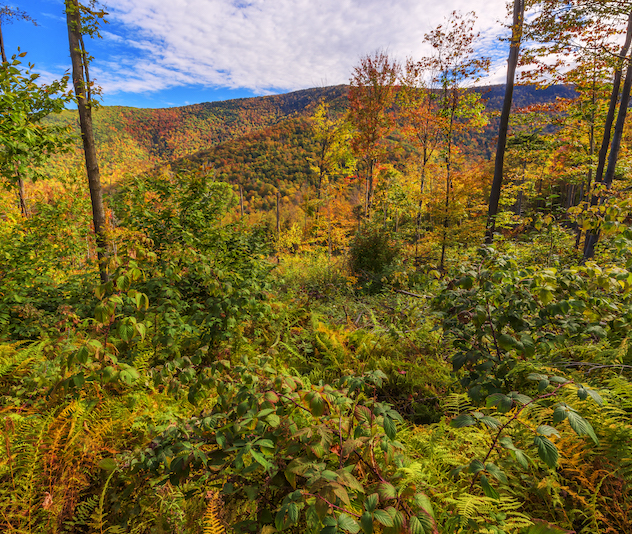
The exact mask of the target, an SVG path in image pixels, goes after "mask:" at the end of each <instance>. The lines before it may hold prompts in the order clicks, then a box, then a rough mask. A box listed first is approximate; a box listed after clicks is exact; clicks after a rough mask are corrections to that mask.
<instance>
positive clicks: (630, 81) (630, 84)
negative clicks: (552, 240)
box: [584, 61, 632, 261]
mask: <svg viewBox="0 0 632 534" xmlns="http://www.w3.org/2000/svg"><path fill="white" fill-rule="evenodd" d="M631 89H632V61H630V62H628V68H627V69H626V73H625V81H624V82H623V89H622V91H621V102H620V104H619V114H618V116H617V123H616V124H615V127H614V133H613V135H612V145H611V147H610V154H609V155H608V169H607V170H606V174H605V176H604V178H603V183H604V184H605V185H606V187H607V188H608V189H610V187H611V186H612V180H613V179H614V172H615V169H616V166H617V159H618V157H619V149H620V148H621V139H622V137H623V128H624V126H625V118H626V116H627V113H628V106H629V105H630V90H631ZM595 182H597V180H595ZM598 202H603V198H601V199H599V198H598V197H597V195H594V194H593V196H592V198H591V201H590V204H591V206H595V205H597V203H598ZM599 233H600V231H599V229H597V230H595V231H589V232H586V240H585V242H584V261H586V260H589V259H590V258H592V257H593V256H594V255H595V245H596V244H597V241H598V240H599Z"/></svg>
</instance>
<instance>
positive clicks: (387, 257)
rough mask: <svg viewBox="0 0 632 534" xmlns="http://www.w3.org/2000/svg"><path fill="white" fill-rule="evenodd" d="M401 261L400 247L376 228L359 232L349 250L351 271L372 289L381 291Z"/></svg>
mask: <svg viewBox="0 0 632 534" xmlns="http://www.w3.org/2000/svg"><path fill="white" fill-rule="evenodd" d="M400 260H401V246H400V244H399V243H398V242H397V241H396V240H395V239H393V238H392V236H390V235H389V234H388V233H387V232H385V231H384V230H382V229H378V228H370V227H369V228H364V229H362V230H360V231H359V232H358V233H357V234H356V236H355V238H354V239H353V241H352V242H351V247H350V248H349V263H350V267H351V271H352V272H353V273H354V274H355V275H356V276H357V277H358V278H359V279H360V280H362V281H363V282H364V283H365V284H366V285H367V286H368V287H370V288H372V289H377V290H379V289H381V288H382V285H383V280H384V278H388V277H389V276H390V275H392V274H393V272H394V270H395V268H396V266H397V265H398V264H399V263H400Z"/></svg>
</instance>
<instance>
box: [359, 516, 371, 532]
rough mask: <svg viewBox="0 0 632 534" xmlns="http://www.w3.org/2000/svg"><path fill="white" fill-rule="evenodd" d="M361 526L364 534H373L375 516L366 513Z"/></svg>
mask: <svg viewBox="0 0 632 534" xmlns="http://www.w3.org/2000/svg"><path fill="white" fill-rule="evenodd" d="M360 526H361V527H362V532H364V534H373V514H371V512H364V513H363V514H362V516H361V517H360Z"/></svg>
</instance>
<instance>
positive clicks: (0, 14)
mask: <svg viewBox="0 0 632 534" xmlns="http://www.w3.org/2000/svg"><path fill="white" fill-rule="evenodd" d="M14 19H17V20H28V21H30V22H32V23H33V24H35V25H36V26H37V22H35V20H33V19H32V18H31V17H30V16H29V15H28V14H27V13H26V12H24V11H22V10H21V9H13V8H11V7H9V6H7V5H6V4H0V55H1V57H2V63H3V67H2V68H3V69H9V68H10V66H9V64H8V60H7V54H6V51H5V49H4V36H3V34H2V25H3V24H7V23H10V22H11V21H12V20H14ZM5 63H6V65H4V64H5ZM15 176H16V179H17V183H18V198H19V200H20V210H21V211H22V214H23V215H24V216H25V217H28V213H29V212H28V207H27V205H26V189H25V186H24V178H23V176H22V174H21V173H20V170H19V169H18V170H17V171H16V172H15Z"/></svg>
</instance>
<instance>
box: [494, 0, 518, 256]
mask: <svg viewBox="0 0 632 534" xmlns="http://www.w3.org/2000/svg"><path fill="white" fill-rule="evenodd" d="M524 2H525V0H514V11H513V24H512V25H511V41H510V43H511V44H510V47H509V58H508V59H507V83H506V85H505V98H504V101H503V108H502V112H501V115H500V123H499V125H498V144H497V146H496V161H495V164H494V180H493V182H492V188H491V191H490V194H489V211H488V214H487V232H486V236H485V242H486V243H488V244H491V243H492V241H493V240H494V231H495V229H496V215H497V214H498V202H499V201H500V190H501V188H502V183H503V168H504V161H505V147H506V145H507V132H508V130H509V114H510V113H511V102H512V99H513V89H514V78H515V76H516V67H517V66H518V56H519V53H520V42H521V40H522V23H523V21H524V9H525V4H524Z"/></svg>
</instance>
